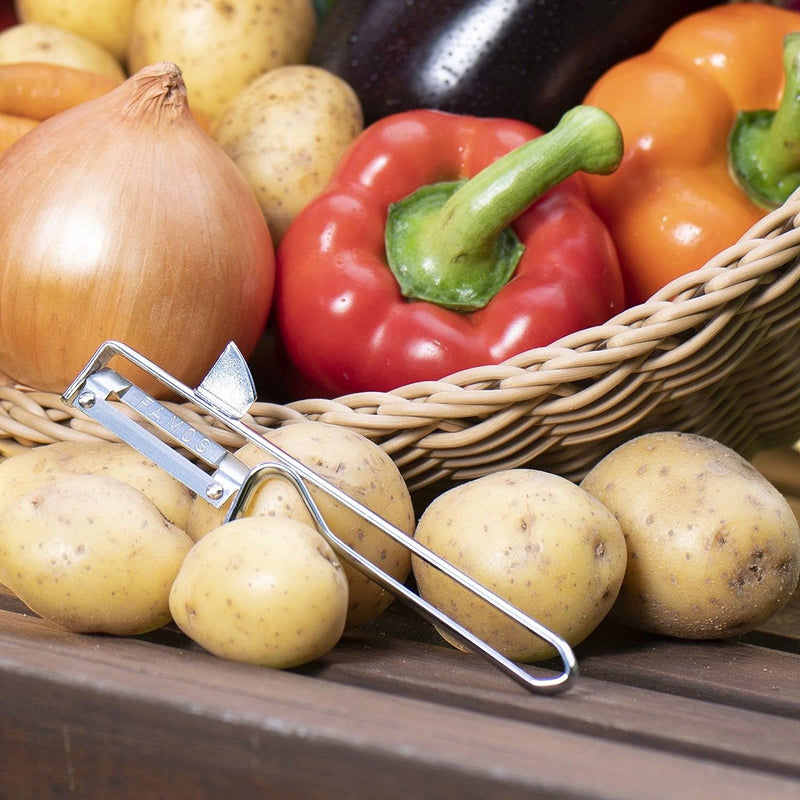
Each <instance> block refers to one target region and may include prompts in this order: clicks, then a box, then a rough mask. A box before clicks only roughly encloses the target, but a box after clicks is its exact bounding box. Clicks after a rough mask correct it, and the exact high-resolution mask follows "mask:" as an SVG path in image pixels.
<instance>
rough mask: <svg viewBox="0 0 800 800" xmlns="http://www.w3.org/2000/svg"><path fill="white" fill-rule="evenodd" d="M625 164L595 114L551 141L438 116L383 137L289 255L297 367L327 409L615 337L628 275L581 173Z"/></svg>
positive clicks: (281, 324)
mask: <svg viewBox="0 0 800 800" xmlns="http://www.w3.org/2000/svg"><path fill="white" fill-rule="evenodd" d="M621 155H622V140H621V135H620V132H619V128H618V126H617V124H616V122H615V121H614V120H613V119H612V118H611V117H610V116H609V115H608V114H606V113H605V112H602V111H600V110H599V109H596V108H591V107H588V106H579V107H578V108H575V109H572V111H570V112H568V113H567V114H566V115H564V118H563V119H562V121H561V122H560V123H559V124H558V125H557V126H556V127H555V128H554V129H553V130H552V131H551V132H550V133H548V134H544V135H542V132H541V131H540V130H538V129H537V128H535V127H533V126H531V125H529V124H527V123H523V122H519V121H515V120H505V119H489V118H478V117H471V116H464V115H457V114H450V113H445V112H441V111H431V110H419V111H408V112H401V113H398V114H395V115H392V116H389V117H386V118H384V119H383V120H380V121H378V122H376V123H374V124H373V125H371V126H369V127H368V128H367V129H366V130H365V131H364V132H363V133H362V134H361V136H360V137H359V138H358V139H357V140H356V141H355V142H354V143H353V145H352V146H351V148H350V150H349V151H348V153H347V154H346V155H345V157H344V158H343V160H342V161H341V163H340V165H339V168H338V170H337V172H336V174H335V175H334V177H333V179H332V181H331V183H330V184H329V186H328V187H327V189H326V190H325V192H324V193H323V194H322V195H321V196H319V197H318V198H317V199H316V200H314V201H312V203H311V204H309V205H308V206H307V207H306V208H305V209H304V210H303V211H302V212H301V213H300V214H299V215H298V216H297V217H296V218H295V220H294V222H293V223H292V225H291V226H290V227H289V230H288V231H287V233H286V234H285V236H284V237H283V239H282V241H281V244H280V246H279V249H278V254H277V285H276V307H275V315H276V319H277V323H278V332H279V336H280V339H281V342H282V344H283V348H284V349H285V351H286V354H287V355H288V357H289V360H290V362H291V363H292V364H293V365H294V367H295V368H296V369H297V370H298V371H299V373H300V374H301V375H302V376H304V377H305V379H306V380H307V382H308V384H309V385H310V386H311V387H313V389H312V391H314V392H316V393H319V394H320V395H328V396H331V395H334V396H335V395H343V394H347V393H351V392H359V391H368V390H375V391H388V390H391V389H393V388H396V387H399V386H402V385H405V384H408V383H413V382H417V381H425V380H437V379H440V378H443V377H445V376H447V375H449V374H452V373H454V372H457V371H460V370H464V369H467V368H470V367H475V366H479V365H483V364H490V363H498V362H500V361H503V360H505V359H507V358H509V357H510V356H513V355H515V354H518V353H520V352H523V351H525V350H528V349H531V348H534V347H537V346H542V345H547V344H550V343H552V342H553V341H555V340H556V339H558V338H559V337H561V336H563V335H565V334H567V333H570V332H572V331H575V330H578V329H581V328H584V327H587V326H591V325H596V324H601V323H602V322H604V321H605V320H607V319H608V318H609V317H610V316H611V315H613V314H614V313H615V312H617V311H619V310H621V308H622V307H623V304H624V296H623V284H622V277H621V272H620V269H619V264H618V259H617V256H616V251H615V248H614V245H613V243H612V240H611V238H610V235H609V233H608V231H607V229H606V228H605V226H604V225H603V224H602V223H601V222H600V220H599V218H598V217H597V215H596V214H595V213H594V212H593V211H592V209H591V208H590V207H589V204H588V201H587V199H586V196H585V193H584V188H583V185H582V182H581V179H580V177H579V176H578V175H575V174H574V173H576V172H578V171H581V170H582V171H587V172H599V173H607V172H610V171H612V170H613V169H615V167H616V165H617V164H618V163H619V160H620V158H621ZM466 179H469V180H466Z"/></svg>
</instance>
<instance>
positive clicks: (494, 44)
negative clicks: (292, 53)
mask: <svg viewBox="0 0 800 800" xmlns="http://www.w3.org/2000/svg"><path fill="white" fill-rule="evenodd" d="M718 4H719V3H714V2H700V0H668V2H665V0H338V1H337V3H336V4H335V6H334V7H333V9H332V10H331V12H330V13H329V14H328V16H327V17H326V19H325V22H324V23H323V24H322V26H321V27H320V30H319V31H318V34H317V38H316V41H315V44H314V46H313V48H312V51H311V54H310V60H311V62H312V63H313V64H316V65H317V66H321V67H324V68H325V69H328V70H330V71H331V72H334V73H336V74H338V75H339V76H340V77H342V78H344V80H346V81H347V82H348V83H349V84H350V85H351V86H352V87H353V89H354V90H355V92H356V94H357V95H358V97H359V99H360V101H361V104H362V106H363V109H364V115H365V121H366V122H367V123H370V122H374V121H375V120H376V119H379V118H381V117H384V116H387V115H389V114H392V113H395V112H398V111H406V110H409V109H414V108H438V109H441V110H443V111H452V112H457V113H462V114H473V115H476V116H483V117H513V118H516V119H522V120H525V121H526V122H531V123H533V124H534V125H537V126H538V127H540V128H542V129H545V130H549V129H550V128H552V127H554V126H555V124H556V123H557V122H558V120H559V119H560V117H561V115H562V114H563V113H564V112H565V111H567V110H569V109H570V108H572V107H573V106H575V105H578V104H579V103H581V102H582V101H583V98H584V96H585V95H586V93H587V92H588V90H589V89H590V88H591V86H592V84H593V83H594V82H595V81H596V80H597V79H598V78H599V77H600V76H601V75H602V74H603V72H605V71H606V70H607V69H608V68H609V67H611V66H612V65H613V64H615V63H616V62H617V61H621V60H623V59H625V58H628V57H630V56H632V55H636V54H637V53H641V52H644V51H645V50H648V49H649V48H650V47H651V46H652V45H653V44H655V42H656V40H657V39H658V37H659V36H660V35H661V33H662V32H663V31H664V30H665V29H666V28H667V27H669V25H671V24H672V23H673V22H675V21H677V20H678V19H680V18H681V17H683V16H685V15H687V14H689V13H691V12H694V11H699V10H700V9H702V8H707V7H709V6H712V5H718Z"/></svg>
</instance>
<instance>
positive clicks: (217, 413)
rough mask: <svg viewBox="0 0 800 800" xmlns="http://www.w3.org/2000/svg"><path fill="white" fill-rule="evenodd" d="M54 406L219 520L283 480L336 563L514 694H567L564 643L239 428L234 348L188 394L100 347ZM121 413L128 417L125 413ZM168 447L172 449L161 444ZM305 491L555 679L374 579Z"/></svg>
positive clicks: (244, 407)
mask: <svg viewBox="0 0 800 800" xmlns="http://www.w3.org/2000/svg"><path fill="white" fill-rule="evenodd" d="M115 356H121V357H123V358H125V359H127V360H128V361H129V362H130V363H131V364H133V365H135V366H137V367H139V368H140V369H142V370H144V371H145V372H147V373H148V374H150V375H151V376H153V377H154V378H156V379H157V380H158V381H159V382H160V383H162V384H163V385H164V386H165V387H167V388H169V389H171V390H172V391H173V392H174V393H175V394H177V395H180V396H182V397H184V398H186V400H188V401H190V402H191V403H193V404H194V405H196V406H197V407H198V408H200V409H202V410H203V411H205V412H206V413H208V414H209V415H211V416H212V417H213V418H214V419H216V420H218V421H219V422H221V423H223V424H224V425H225V426H226V427H227V428H228V429H229V430H231V431H233V432H235V433H236V434H238V435H240V436H241V437H242V438H243V439H244V440H245V441H248V442H252V443H253V444H255V445H257V446H258V447H260V448H261V449H262V450H264V452H265V460H264V462H263V463H262V464H259V465H258V466H256V467H249V466H247V465H246V464H244V463H243V462H242V461H241V460H239V459H238V458H237V457H236V456H235V455H234V454H233V453H232V452H230V451H229V450H228V449H226V448H225V447H223V446H222V445H220V444H219V443H217V442H215V441H213V440H212V439H210V438H209V437H208V436H206V435H205V434H203V433H201V432H200V431H199V430H197V429H196V428H194V427H193V426H192V425H191V424H190V423H189V422H187V421H185V420H184V419H182V418H181V417H179V416H178V415H176V414H175V413H173V412H172V411H171V410H170V409H168V408H167V407H166V406H165V405H163V404H162V403H161V402H159V401H158V400H156V399H155V398H153V397H152V396H150V395H149V394H147V393H146V392H144V391H142V390H141V389H140V388H139V387H138V386H136V385H135V384H134V383H132V382H131V381H130V380H128V379H127V378H125V377H123V376H122V375H120V374H119V373H118V372H116V371H114V370H112V369H110V368H109V367H108V366H107V365H108V363H109V362H110V361H111V359H112V358H113V357H115ZM61 399H62V401H63V402H64V403H65V404H66V405H69V406H73V407H75V408H77V409H80V410H81V411H82V412H83V413H85V414H86V415H87V416H89V417H91V418H92V419H93V420H95V421H97V422H98V423H100V424H101V425H103V426H104V427H105V428H107V429H108V430H109V431H111V432H112V433H113V434H115V435H116V436H117V437H118V438H119V439H121V440H122V441H124V442H127V443H128V444H129V445H130V446H132V447H134V448H135V449H136V450H138V451H139V452H140V453H142V454H143V455H144V456H146V457H147V458H149V459H150V460H152V461H154V462H155V463H156V464H158V465H159V466H161V467H162V468H163V469H165V470H166V471H167V472H169V473H170V474H171V475H173V476H174V477H175V478H177V479H178V480H179V481H181V482H182V483H183V484H184V485H186V486H187V487H188V488H189V489H191V490H192V491H193V492H195V494H196V495H198V496H199V497H202V498H204V499H205V500H206V501H208V502H209V503H211V505H213V506H214V507H215V508H220V507H221V506H222V505H223V504H224V503H225V502H226V501H227V500H228V499H229V498H232V500H231V505H230V508H229V509H228V511H227V513H226V515H225V521H229V520H231V519H234V518H235V517H236V516H237V515H238V514H239V513H241V511H242V510H243V509H244V508H245V507H246V505H247V501H248V499H249V498H250V497H251V496H252V494H253V492H254V490H255V489H256V488H257V487H258V485H259V484H260V483H261V482H262V481H264V480H268V479H270V478H272V477H276V476H279V477H282V478H285V479H288V480H289V481H290V482H291V483H292V484H293V485H294V486H295V487H296V488H297V490H298V492H299V493H300V496H301V497H302V499H303V502H304V503H305V505H306V506H307V508H308V510H309V512H310V514H311V516H312V518H313V519H314V521H315V523H316V525H317V527H318V529H319V532H320V534H321V535H322V536H324V538H325V539H326V540H327V541H328V543H329V544H330V546H331V547H332V549H333V550H334V552H335V553H336V554H337V555H338V556H339V557H340V558H342V559H344V560H346V561H347V562H349V563H350V564H352V565H353V566H354V567H356V568H357V569H359V570H361V571H362V572H363V573H365V574H366V575H367V576H368V577H369V578H371V579H372V580H373V581H375V582H376V583H378V584H380V585H381V586H382V587H383V588H384V589H386V590H388V591H390V592H392V593H393V594H394V595H395V596H397V597H399V598H400V599H402V600H403V601H404V602H406V603H407V604H408V605H410V606H411V607H412V608H414V609H415V610H416V611H417V612H418V613H419V614H421V615H422V616H423V617H425V618H426V619H427V620H429V621H430V622H432V623H435V624H436V625H439V626H442V627H444V628H446V629H447V630H448V631H449V632H450V633H451V634H453V635H454V636H455V637H457V638H458V639H459V640H460V641H461V642H463V643H464V645H465V646H466V647H468V648H469V649H470V650H472V651H473V652H476V653H478V654H480V655H482V656H484V657H485V658H487V659H488V660H490V661H491V662H492V663H493V664H494V665H495V666H496V667H498V668H499V669H500V670H502V671H503V672H505V673H507V674H508V675H509V676H511V677H512V678H513V679H514V680H516V681H517V682H518V683H520V684H521V685H522V686H524V687H525V688H527V689H529V690H530V691H534V692H540V693H548V694H555V693H557V692H560V691H563V690H564V689H566V688H567V687H568V686H569V684H570V683H571V681H572V680H573V678H575V677H576V676H577V674H578V667H577V662H576V659H575V655H574V653H573V651H572V648H571V647H570V645H569V644H568V643H567V642H566V641H564V640H563V639H562V638H561V637H560V636H558V635H557V634H556V633H554V632H553V631H551V630H550V629H548V628H546V627H545V626H543V625H541V624H540V623H539V622H537V621H536V620H534V619H531V618H530V617H529V616H527V615H526V614H523V613H522V612H521V611H520V610H519V609H517V608H516V607H515V606H513V605H511V604H510V603H508V602H507V601H506V600H504V599H503V598H501V597H499V596H498V595H496V594H495V593H494V592H492V591H490V590H489V589H487V588H486V587H485V586H483V585H482V584H480V583H478V582H477V581H475V580H473V579H472V578H470V577H469V576H468V575H466V574H465V573H463V572H462V571H461V570H459V569H457V568H456V567H455V566H454V565H453V564H451V563H450V562H449V561H447V560H445V559H443V558H441V557H440V556H438V555H437V554H436V553H434V552H433V551H431V550H430V549H428V548H427V547H425V546H424V545H422V544H420V543H419V542H418V541H417V540H415V539H414V538H412V537H410V536H408V535H407V534H405V533H404V532H403V531H401V530H400V529H399V528H396V527H395V526H393V525H391V524H390V523H388V522H387V521H386V520H384V519H383V518H382V517H381V516H379V515H378V514H376V513H375V512H373V511H371V510H370V509H369V508H367V507H366V506H364V505H363V504H361V503H359V502H358V501H356V500H355V499H353V498H352V497H350V496H349V495H348V494H347V493H346V492H343V491H342V490H340V489H338V488H337V487H336V486H334V485H333V484H331V483H330V482H328V481H327V480H325V479H324V478H322V477H321V476H320V475H318V474H317V473H315V472H314V471H313V470H311V469H310V468H308V467H307V466H305V465H304V464H302V463H301V462H299V461H298V460H297V459H295V458H293V457H292V456H290V455H289V454H288V453H285V452H284V451H283V450H281V449H280V448H279V447H276V446H275V445H274V444H272V443H271V442H270V441H269V440H267V439H265V438H264V437H263V436H261V435H260V434H259V433H258V432H257V431H256V430H254V429H253V428H251V427H250V426H249V425H247V424H246V423H245V422H244V421H243V417H245V415H246V414H247V412H248V411H249V409H250V407H251V406H252V404H253V403H254V402H255V399H256V393H255V385H254V382H253V377H252V375H251V373H250V370H249V368H248V366H247V362H246V360H245V358H244V356H243V355H242V354H241V352H240V351H239V349H238V348H237V347H236V345H235V344H234V343H233V342H231V343H230V344H228V346H227V347H226V348H225V350H224V351H223V352H222V354H221V355H220V357H219V358H218V360H217V361H216V363H215V364H214V366H213V367H212V368H211V369H210V370H209V372H208V374H207V375H206V376H205V378H203V380H202V381H201V383H200V385H199V386H198V387H197V388H195V389H191V388H189V387H188V386H186V385H184V384H183V383H181V382H180V381H178V380H176V379H175V378H174V377H172V376H171V375H170V374H169V373H167V372H165V371H164V370H162V369H161V368H160V367H158V366H157V365H156V364H154V363H152V362H151V361H149V360H148V359H147V358H145V357H144V356H142V355H141V354H140V353H138V352H136V351H135V350H133V349H132V348H130V347H128V346H127V345H125V344H122V343H121V342H116V341H108V342H105V343H104V344H102V345H101V346H100V347H99V348H98V349H97V351H96V352H95V354H94V355H93V356H92V358H91V360H90V361H89V362H88V363H87V365H86V366H85V367H84V368H83V370H82V371H81V373H80V374H79V375H78V376H77V377H76V378H75V380H74V381H73V382H72V383H71V384H70V386H69V387H68V388H67V389H66V391H65V392H64V394H63V395H62V398H61ZM115 401H116V402H115ZM122 407H124V409H123V408H122ZM126 410H127V412H133V413H126ZM144 423H148V424H149V425H150V426H152V428H154V429H156V430H157V431H159V432H160V433H161V434H162V435H163V437H164V438H161V437H160V436H158V435H156V433H154V432H153V430H152V429H148V427H146V426H145V424H144ZM170 441H171V442H174V443H175V445H177V447H176V446H173V445H172V444H170ZM181 450H182V451H183V452H181ZM308 485H312V486H315V487H317V488H318V489H319V490H321V491H324V492H326V493H327V494H328V495H330V496H331V497H333V498H334V499H336V500H337V501H339V502H340V503H342V504H344V505H345V506H347V507H348V508H350V509H352V510H353V511H354V512H356V513H357V514H359V515H360V516H361V517H362V518H363V519H364V520H366V521H367V522H369V523H371V524H373V525H375V526H376V527H377V528H379V529H380V530H381V531H382V532H383V533H384V534H385V535H386V536H389V537H391V538H392V539H394V540H395V541H396V542H399V543H400V544H402V545H403V546H404V547H407V548H408V549H409V550H410V551H411V553H412V554H414V555H415V556H417V557H419V558H421V559H423V560H424V561H426V562H428V563H429V564H431V565H432V566H433V567H435V568H436V569H439V570H441V571H442V572H443V573H445V574H446V575H448V576H449V577H450V578H452V579H453V580H455V581H457V582H458V583H460V584H461V585H462V586H464V587H465V588H467V589H469V590H470V591H472V592H473V593H474V594H475V595H477V596H478V597H480V598H481V599H482V600H484V601H485V602H487V603H489V604H490V605H492V606H493V607H495V608H496V609H498V610H499V611H501V612H502V613H504V614H506V615H507V616H508V617H510V618H511V619H513V620H514V621H515V622H517V623H519V624H520V625H522V626H523V627H525V628H526V629H528V630H529V631H530V632H531V633H533V634H535V635H536V636H538V637H540V638H541V639H543V640H544V641H546V642H547V643H548V644H550V645H551V646H552V647H553V648H554V649H555V651H556V652H557V654H558V656H559V658H560V659H561V663H562V667H563V669H562V671H561V672H559V673H558V674H556V675H554V676H550V677H536V676H534V675H531V674H530V673H528V672H527V671H526V670H525V669H523V668H522V666H520V665H519V664H517V663H516V662H513V661H511V660H510V659H508V658H507V657H506V656H504V655H503V654H502V653H500V652H498V651H497V650H496V649H495V648H493V647H491V646H490V645H488V644H487V643H486V642H484V641H483V640H482V639H480V638H479V637H477V636H475V635H474V634H473V633H471V632H470V631H469V630H467V629H466V628H464V627H463V626H462V625H461V624H459V623H458V622H456V621H455V620H453V619H451V618H450V617H449V616H447V615H446V614H445V613H444V612H442V611H441V610H439V609H438V608H436V607H435V606H433V605H432V604H431V603H429V602H427V601H426V600H425V599H424V598H422V597H420V596H419V595H418V594H417V593H416V592H414V591H412V590H411V589H409V588H408V587H407V586H406V585H405V584H403V583H401V582H399V581H398V580H396V579H395V578H393V577H392V576H390V575H388V574H386V573H385V572H383V570H381V569H379V568H378V567H377V566H375V564H373V563H372V562H371V561H369V560H368V559H366V558H365V557H364V556H362V555H361V554H360V553H359V552H358V551H357V550H355V549H354V548H352V547H351V546H350V545H348V544H347V543H346V542H344V541H342V540H341V539H340V538H339V537H338V536H337V535H336V534H335V533H334V532H333V531H332V530H331V529H330V528H329V527H328V525H327V524H326V522H325V520H324V519H323V517H322V515H321V513H320V511H319V509H318V508H317V505H316V504H315V502H314V500H313V499H312V497H311V494H310V492H309V489H308Z"/></svg>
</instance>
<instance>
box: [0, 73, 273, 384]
mask: <svg viewBox="0 0 800 800" xmlns="http://www.w3.org/2000/svg"><path fill="white" fill-rule="evenodd" d="M0 196H2V198H3V203H2V206H0V371H2V372H3V373H5V374H6V375H8V376H9V377H10V378H12V379H14V380H15V381H17V382H19V383H22V384H25V385H27V386H29V387H32V388H35V389H41V390H43V391H51V392H52V391H58V392H61V391H63V390H64V389H65V387H66V386H68V385H69V383H70V381H72V380H73V379H74V377H75V376H76V375H77V374H78V373H79V372H80V370H81V369H82V368H83V366H84V365H85V364H86V362H87V360H88V359H89V358H90V357H91V355H92V354H93V353H94V351H95V350H96V349H97V348H98V347H99V346H100V345H101V344H102V343H103V342H104V341H105V340H107V339H116V340H119V341H123V342H125V343H126V344H127V345H129V346H130V347H133V348H136V349H137V350H139V351H140V352H142V353H144V354H145V355H150V356H154V355H157V356H158V358H159V360H160V362H161V364H162V365H163V367H164V369H165V370H167V371H168V372H170V373H171V374H173V375H175V376H176V377H178V378H179V379H180V380H182V381H183V382H184V383H187V384H190V385H197V383H199V381H200V380H201V378H203V377H204V376H205V374H206V373H207V372H208V370H209V369H210V367H211V365H212V364H214V362H215V361H216V360H217V358H218V357H219V354H220V352H221V351H222V350H223V349H224V347H225V346H226V345H227V344H228V342H230V341H234V342H236V344H237V345H238V346H239V349H240V350H241V351H242V353H244V354H245V356H247V355H249V354H250V353H251V352H252V351H253V350H254V348H255V346H256V344H257V343H258V340H259V338H260V337H261V334H262V332H263V329H264V326H265V324H266V320H267V316H268V314H269V308H270V304H271V299H272V289H273V281H274V250H273V245H272V241H271V239H270V235H269V230H268V228H267V224H266V222H265V220H264V216H263V214H262V212H261V209H260V207H259V205H258V203H257V201H256V199H255V197H254V195H253V193H252V191H251V190H250V187H249V186H248V185H247V182H246V181H245V179H244V176H243V175H242V174H241V172H240V171H239V170H238V169H237V168H236V166H235V165H234V164H233V162H232V161H231V160H230V159H229V158H228V156H226V155H225V153H224V151H223V150H222V148H221V147H220V146H219V145H218V144H217V143H216V142H215V141H214V140H213V139H212V138H211V137H210V136H209V135H208V134H207V133H205V132H204V131H203V130H202V129H201V128H200V127H199V126H198V124H197V123H196V122H195V120H194V119H193V117H192V115H191V113H190V112H189V107H188V105H187V102H186V90H185V85H184V83H183V78H182V76H181V72H180V69H179V68H178V67H177V66H176V65H175V64H172V63H169V62H164V63H156V64H151V65H149V66H148V67H145V68H144V69H142V70H140V71H139V72H138V73H136V74H135V75H133V76H132V77H130V78H128V79H127V80H126V81H125V82H124V83H123V84H122V85H120V86H119V87H117V88H116V89H114V90H112V91H110V92H108V93H107V94H104V95H101V96H100V97H97V98H95V99H93V100H89V101H87V102H85V103H80V104H79V105H76V106H73V107H72V108H69V109H67V110H66V111H62V112H61V113H59V114H56V115H55V116H52V117H50V118H49V119H46V120H45V121H43V122H41V123H40V124H39V125H38V126H37V127H36V128H34V129H33V130H32V131H31V132H30V133H28V134H26V135H25V136H23V137H22V139H20V140H18V141H17V142H15V143H14V144H13V145H11V147H9V148H8V150H6V151H5V152H3V153H2V155H0ZM141 385H142V388H144V389H145V390H146V391H147V390H153V391H160V392H163V391H164V387H163V386H162V385H160V384H159V383H158V382H157V381H155V380H153V379H151V378H148V379H147V380H143V381H142V384H141Z"/></svg>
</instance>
